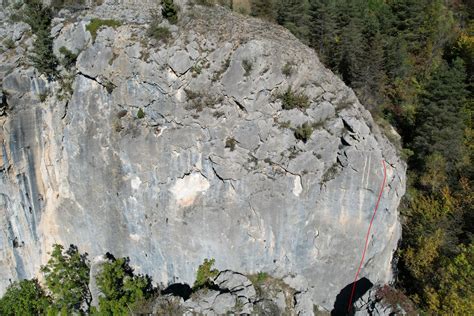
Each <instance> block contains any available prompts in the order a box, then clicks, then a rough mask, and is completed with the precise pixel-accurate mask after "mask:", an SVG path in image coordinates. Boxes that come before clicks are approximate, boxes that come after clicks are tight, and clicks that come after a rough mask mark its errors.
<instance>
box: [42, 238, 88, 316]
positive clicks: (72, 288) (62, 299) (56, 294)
mask: <svg viewBox="0 0 474 316" xmlns="http://www.w3.org/2000/svg"><path fill="white" fill-rule="evenodd" d="M89 271H90V269H89V265H88V260H87V253H86V254H81V253H79V251H78V249H77V247H76V246H74V245H71V246H70V247H69V248H68V249H67V250H66V251H64V247H63V246H61V245H58V244H56V245H54V246H53V251H52V253H51V258H50V259H49V261H48V263H47V264H46V265H45V266H42V267H41V272H43V274H44V277H45V283H46V286H47V288H48V289H49V291H50V292H51V295H52V298H53V301H54V305H55V306H54V307H56V308H57V309H58V310H61V311H66V312H67V313H76V312H81V311H83V310H82V306H83V305H84V304H85V305H86V309H88V307H89V305H90V302H91V296H90V292H89V287H88V284H89Z"/></svg>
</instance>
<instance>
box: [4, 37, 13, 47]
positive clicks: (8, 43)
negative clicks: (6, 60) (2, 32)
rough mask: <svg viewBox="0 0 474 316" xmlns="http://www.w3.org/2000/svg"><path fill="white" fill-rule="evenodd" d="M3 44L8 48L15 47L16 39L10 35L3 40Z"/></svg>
mask: <svg viewBox="0 0 474 316" xmlns="http://www.w3.org/2000/svg"><path fill="white" fill-rule="evenodd" d="M3 45H4V46H5V47H6V48H7V49H13V48H15V41H14V40H13V39H12V38H11V37H8V38H6V39H4V40H3Z"/></svg>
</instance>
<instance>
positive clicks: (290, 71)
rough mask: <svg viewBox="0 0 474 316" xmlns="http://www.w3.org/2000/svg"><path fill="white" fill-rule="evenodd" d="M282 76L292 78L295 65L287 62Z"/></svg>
mask: <svg viewBox="0 0 474 316" xmlns="http://www.w3.org/2000/svg"><path fill="white" fill-rule="evenodd" d="M281 72H282V74H284V75H285V76H286V77H291V75H292V74H293V63H290V62H287V63H286V64H285V65H284V66H283V68H282V69H281Z"/></svg>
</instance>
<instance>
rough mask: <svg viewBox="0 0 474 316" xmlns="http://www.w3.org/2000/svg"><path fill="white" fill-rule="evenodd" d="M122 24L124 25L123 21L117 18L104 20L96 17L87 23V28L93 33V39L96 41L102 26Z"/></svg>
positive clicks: (114, 26)
mask: <svg viewBox="0 0 474 316" xmlns="http://www.w3.org/2000/svg"><path fill="white" fill-rule="evenodd" d="M120 25H122V23H120V21H117V20H102V19H97V18H94V19H92V20H91V21H90V22H89V24H87V26H86V30H87V31H89V33H91V36H92V41H95V39H96V37H97V32H98V31H99V29H100V28H101V27H103V26H107V27H113V28H116V27H119V26H120Z"/></svg>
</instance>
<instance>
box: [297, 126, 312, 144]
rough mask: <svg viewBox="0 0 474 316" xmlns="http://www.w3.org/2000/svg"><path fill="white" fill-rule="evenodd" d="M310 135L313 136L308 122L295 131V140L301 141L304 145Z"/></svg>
mask: <svg viewBox="0 0 474 316" xmlns="http://www.w3.org/2000/svg"><path fill="white" fill-rule="evenodd" d="M311 134H313V127H312V126H311V125H310V124H309V123H308V122H306V123H303V125H300V126H299V127H297V128H296V129H295V137H296V139H299V140H302V141H303V142H304V143H306V142H307V141H308V140H309V139H310V138H311Z"/></svg>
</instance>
